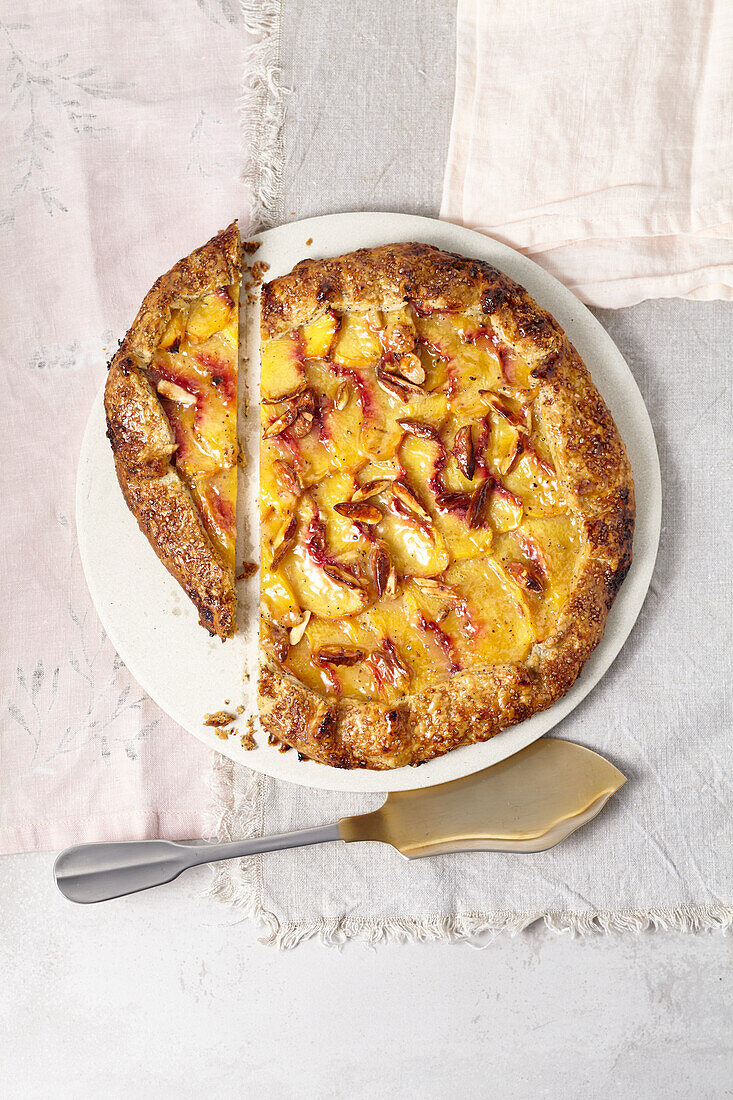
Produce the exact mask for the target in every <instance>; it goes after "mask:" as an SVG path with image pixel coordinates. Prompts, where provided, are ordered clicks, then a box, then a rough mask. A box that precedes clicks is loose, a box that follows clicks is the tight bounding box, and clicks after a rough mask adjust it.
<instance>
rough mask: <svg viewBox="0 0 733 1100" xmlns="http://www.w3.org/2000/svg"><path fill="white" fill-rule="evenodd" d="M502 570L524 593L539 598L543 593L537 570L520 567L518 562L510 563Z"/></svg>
mask: <svg viewBox="0 0 733 1100" xmlns="http://www.w3.org/2000/svg"><path fill="white" fill-rule="evenodd" d="M504 570H505V572H506V573H508V574H509V576H510V577H511V578H512V580H513V581H514V583H515V584H518V585H519V587H520V588H522V589H524V591H525V592H529V593H531V594H532V595H533V596H541V595H542V593H543V592H544V589H545V586H544V584H543V583H542V579H541V577H540V576H539V573H538V572H537V570H536V569H533V568H532V567H531V566H529V565H522V563H521V562H518V561H510V562H507V564H506V565H505V566H504Z"/></svg>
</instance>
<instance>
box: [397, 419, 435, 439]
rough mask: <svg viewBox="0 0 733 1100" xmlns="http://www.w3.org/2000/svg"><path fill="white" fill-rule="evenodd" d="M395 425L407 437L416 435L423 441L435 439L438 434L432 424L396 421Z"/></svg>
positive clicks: (419, 421) (420, 421) (418, 421)
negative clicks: (397, 425) (407, 435)
mask: <svg viewBox="0 0 733 1100" xmlns="http://www.w3.org/2000/svg"><path fill="white" fill-rule="evenodd" d="M397 423H398V424H399V426H400V427H401V428H402V429H403V431H406V432H407V433H408V434H409V435H418V436H420V437H421V438H423V439H437V438H438V433H437V431H436V429H435V428H434V427H433V425H432V424H425V423H424V421H422V420H398V421H397Z"/></svg>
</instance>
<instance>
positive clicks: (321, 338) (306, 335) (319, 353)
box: [303, 309, 341, 359]
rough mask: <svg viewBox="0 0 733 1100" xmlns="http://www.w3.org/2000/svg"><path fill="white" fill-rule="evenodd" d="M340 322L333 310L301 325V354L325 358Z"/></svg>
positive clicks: (312, 357) (307, 357)
mask: <svg viewBox="0 0 733 1100" xmlns="http://www.w3.org/2000/svg"><path fill="white" fill-rule="evenodd" d="M340 324H341V322H340V319H339V318H338V317H337V316H336V314H335V313H334V312H333V310H330V309H328V310H326V312H325V313H322V314H321V316H320V317H316V319H315V321H311V322H310V323H309V324H307V325H304V326H303V354H304V356H305V358H306V359H325V358H326V356H327V355H328V354H329V352H330V351H331V348H332V347H333V342H334V340H335V338H336V333H337V332H338V330H339V326H340Z"/></svg>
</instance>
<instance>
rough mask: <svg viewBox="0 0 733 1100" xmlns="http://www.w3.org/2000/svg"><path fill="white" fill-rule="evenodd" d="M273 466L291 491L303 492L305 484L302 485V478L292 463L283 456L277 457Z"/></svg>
mask: <svg viewBox="0 0 733 1100" xmlns="http://www.w3.org/2000/svg"><path fill="white" fill-rule="evenodd" d="M272 468H273V470H274V471H275V474H276V475H277V477H278V478H279V480H280V481H281V482H282V483H283V484H284V485H285V486H286V487H287V488H288V489H289V490H290V492H291V493H296V494H298V493H302V492H303V486H302V485H301V482H300V478H299V477H298V475H297V473H296V472H295V470H294V469H293V467H292V466H291V465H290V463H289V462H285V460H284V459H282V458H276V459H275V461H274V462H273V464H272Z"/></svg>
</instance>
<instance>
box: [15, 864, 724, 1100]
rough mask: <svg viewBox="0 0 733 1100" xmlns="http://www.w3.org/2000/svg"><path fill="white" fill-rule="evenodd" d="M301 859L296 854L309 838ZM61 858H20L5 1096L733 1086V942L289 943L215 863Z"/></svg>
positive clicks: (580, 1093)
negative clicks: (97, 874)
mask: <svg viewBox="0 0 733 1100" xmlns="http://www.w3.org/2000/svg"><path fill="white" fill-rule="evenodd" d="M293 858H294V859H297V858H298V857H297V853H295V852H294V853H293ZM52 863H53V857H52V856H51V855H49V854H38V855H27V856H8V857H5V858H4V859H2V860H0V897H2V916H0V926H1V927H2V932H1V940H0V960H2V961H1V964H0V965H1V970H2V982H0V1093H2V1095H3V1096H5V1097H8V1098H13V1100H16V1098H18V1100H20V1098H22V1100H26V1098H36V1097H38V1098H39V1100H40V1098H44V1100H45V1098H46V1097H48V1096H51V1095H53V1096H54V1097H55V1100H77V1098H78V1097H84V1096H87V1097H102V1096H104V1097H105V1100H117V1098H120V1100H122V1098H124V1100H128V1098H130V1097H137V1096H156V1097H158V1098H160V1100H168V1098H170V1100H183V1098H187V1097H192V1098H197V1097H201V1096H211V1097H239V1096H266V1097H267V1098H268V1100H288V1098H290V1097H294V1096H298V1097H299V1098H302V1100H330V1098H341V1097H348V1098H349V1100H362V1098H364V1100H367V1098H368V1100H372V1098H374V1100H382V1098H384V1097H388V1096H420V1097H426V1098H429V1100H432V1098H438V1100H443V1098H448V1097H454V1096H461V1097H466V1098H467V1100H472V1098H474V1097H476V1098H478V1097H485V1096H486V1097H488V1096H491V1097H492V1098H493V1100H505V1098H506V1100H508V1098H512V1100H514V1098H517V1100H519V1098H523V1097H525V1096H536V1097H551V1098H555V1097H562V1098H563V1100H586V1098H587V1097H588V1096H593V1095H595V1096H603V1097H607V1098H609V1100H613V1098H616V1097H619V1098H621V1097H623V1098H627V1097H632V1098H636V1097H639V1098H642V1097H643V1098H644V1100H662V1098H664V1100H666V1098H668V1097H695V1100H706V1098H713V1097H722V1096H724V1095H726V1088H729V1087H730V1081H731V1070H732V1069H733V1064H732V1059H731V1029H730V1014H731V1003H730V984H729V979H730V951H731V940H730V938H727V937H725V936H723V935H721V934H719V933H713V934H700V935H686V934H683V933H642V934H640V935H634V934H619V935H610V936H594V937H592V938H590V939H580V938H578V939H572V938H570V937H569V936H565V935H563V936H557V935H554V934H552V933H549V932H546V931H545V930H544V929H540V928H536V929H533V930H530V931H529V932H526V933H524V934H523V935H520V936H518V937H516V938H514V939H511V938H509V937H502V938H500V939H498V940H496V941H495V942H494V943H492V944H490V945H489V946H488V947H487V948H486V950H483V951H477V950H474V949H473V948H471V947H467V946H449V945H442V944H415V945H411V946H406V947H401V946H398V945H393V944H392V945H389V944H388V945H383V946H380V947H378V948H377V949H376V950H371V949H369V948H366V947H364V946H362V945H359V944H351V945H350V946H348V947H346V948H344V949H343V950H341V951H338V950H335V949H333V948H327V947H323V946H321V945H320V944H317V943H306V944H303V945H302V946H301V947H299V948H297V949H296V950H295V951H287V952H277V951H275V950H273V949H272V948H269V947H264V946H262V945H260V944H258V943H257V942H256V935H255V932H254V929H253V928H252V925H251V923H250V922H242V921H240V920H238V917H237V915H236V913H235V912H234V911H233V910H231V909H229V908H228V907H226V906H223V905H220V904H217V903H215V902H212V901H208V900H205V899H202V898H200V897H199V896H198V895H199V894H200V892H201V890H202V888H203V887H204V885H205V883H206V881H207V872H206V871H205V870H203V869H201V870H198V871H195V872H189V873H188V874H187V875H184V876H183V877H182V878H180V879H179V880H178V881H177V882H176V883H173V884H172V885H170V886H167V887H161V888H160V889H158V890H155V891H151V892H149V893H147V894H138V895H136V896H134V897H131V898H123V899H119V900H118V901H113V902H106V903H104V904H102V905H98V906H89V907H83V906H75V905H72V904H71V903H69V902H67V901H65V900H64V899H63V898H62V897H61V895H60V894H59V893H58V892H57V891H56V889H55V887H54V885H53V883H52V880H51V867H52Z"/></svg>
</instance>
